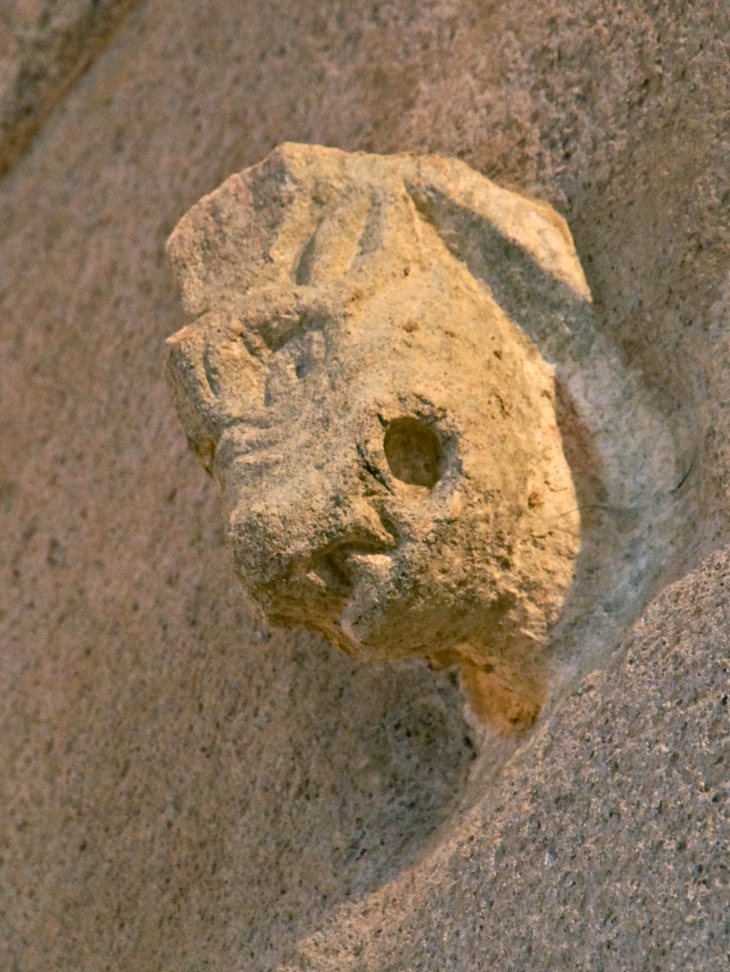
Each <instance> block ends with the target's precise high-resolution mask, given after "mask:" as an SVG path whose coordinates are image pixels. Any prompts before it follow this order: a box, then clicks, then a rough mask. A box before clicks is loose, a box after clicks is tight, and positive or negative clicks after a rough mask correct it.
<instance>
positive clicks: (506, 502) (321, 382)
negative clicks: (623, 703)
mask: <svg viewBox="0 0 730 972" xmlns="http://www.w3.org/2000/svg"><path fill="white" fill-rule="evenodd" d="M449 208H451V209H452V210H453V209H456V210H457V211H458V213H459V216H460V218H459V222H458V225H457V226H455V225H453V224H454V220H453V217H452V219H451V220H449V221H448V223H447V224H446V225H444V221H443V219H442V218H441V214H442V212H443V211H445V210H448V209H449ZM495 236H497V237H499V238H500V239H501V241H502V243H501V246H502V249H503V250H504V253H503V254H500V257H501V258H499V257H498V258H497V259H496V260H495V266H494V267H493V268H492V273H493V275H494V276H496V277H501V278H503V279H509V278H510V277H514V276H515V275H516V274H518V273H519V266H520V264H521V263H524V262H525V261H526V260H529V261H531V262H532V263H533V264H534V265H535V266H536V267H537V268H539V273H538V274H537V276H538V282H537V283H536V285H535V286H534V287H533V288H532V294H530V288H529V287H526V288H525V290H526V303H529V301H530V297H532V299H533V300H534V302H535V308H534V310H533V317H541V316H543V315H545V314H546V313H547V314H550V315H552V318H553V320H552V327H553V329H554V330H561V331H563V330H565V329H566V328H567V325H566V320H570V318H571V316H572V315H577V316H580V315H581V314H582V315H583V316H586V315H589V314H590V294H589V293H588V287H587V284H586V282H585V277H584V276H583V271H582V270H581V267H580V264H579V263H578V260H577V257H576V255H575V249H574V247H573V244H572V240H571V238H570V232H569V230H568V228H567V226H566V225H565V223H564V221H563V220H562V219H561V218H560V217H559V216H558V215H557V213H555V212H554V210H552V209H551V208H550V207H548V206H546V205H545V204H544V203H539V202H534V201H531V200H527V199H525V198H524V197H522V196H518V195H517V194H516V193H511V192H507V191H505V190H502V189H499V188H498V187H497V186H495V185H493V184H492V183H490V182H488V181H487V180H486V179H484V178H483V177H481V176H479V175H478V174H477V173H475V172H474V171H473V170H471V169H469V168H468V166H466V165H464V164H463V163H462V162H458V161H456V160H451V161H446V160H442V159H439V158H437V157H425V158H423V157H416V156H408V155H406V156H376V155H367V154H364V153H353V154H347V153H344V152H340V151H338V150H337V149H326V148H322V147H321V146H307V145H283V146H281V147H280V148H279V149H277V150H276V151H275V152H273V153H272V154H271V155H270V156H269V157H268V158H267V159H266V160H264V161H263V162H262V163H260V164H259V165H257V166H254V167H253V168H251V169H248V170H246V171H245V172H243V173H241V174H240V175H234V176H232V177H231V178H230V179H228V180H227V181H226V182H225V183H224V184H223V185H222V186H221V187H220V188H219V189H217V190H216V191H215V192H214V193H212V194H210V195H209V196H206V197H205V198H204V199H203V200H201V202H200V203H198V205H196V206H194V207H193V209H192V210H191V211H190V212H189V213H188V214H187V215H186V216H185V218H184V219H183V220H181V222H180V223H179V224H178V226H177V227H176V229H175V232H174V233H173V235H172V236H171V237H170V240H169V243H168V247H167V250H168V254H169V256H170V259H171V262H172V264H173V266H174V267H175V269H176V271H177V276H178V278H179V280H180V284H181V289H182V294H183V301H184V305H185V309H186V310H187V312H188V314H189V315H190V319H191V323H190V324H188V325H186V326H185V327H183V328H182V329H181V330H179V331H178V332H177V333H176V334H175V335H174V336H173V337H171V338H169V339H168V348H169V354H168V371H169V375H170V381H171V389H172V393H173V399H174V401H175V404H176V405H177V410H178V414H179V415H180V417H181V419H182V422H183V425H184V427H185V431H186V433H187V437H188V441H189V443H190V445H191V447H192V448H193V450H194V451H195V452H196V453H197V455H198V456H199V457H200V458H201V460H202V462H203V465H204V466H205V467H206V469H207V470H208V471H209V472H211V473H212V474H214V475H215V477H216V479H217V480H218V481H219V482H220V484H221V487H222V489H223V491H224V496H225V507H226V510H227V535H228V539H229V541H230V542H231V545H232V548H233V555H234V561H235V565H236V570H237V573H238V575H239V577H240V578H241V580H242V581H243V584H244V587H245V588H246V590H247V592H248V594H249V595H250V596H251V598H252V599H253V601H254V602H255V603H256V604H257V605H258V606H259V607H260V608H261V610H262V612H263V615H264V617H265V618H266V619H267V620H268V621H269V622H270V623H272V624H278V625H283V626H285V627H294V626H304V627H307V628H309V629H311V630H312V631H315V632H317V633H318V634H321V635H323V636H324V637H325V638H327V639H328V640H329V641H330V642H332V644H334V645H335V646H336V647H338V648H340V649H341V650H342V651H344V652H345V653H346V654H348V655H351V656H352V657H354V658H357V659H360V660H363V661H365V660H366V661H381V662H382V661H386V660H390V659H395V658H413V657H425V658H427V659H429V661H431V662H432V663H434V664H437V665H439V666H440V667H445V666H449V665H454V664H457V665H458V666H459V669H460V671H461V675H462V685H463V687H464V688H465V690H466V692H467V695H468V697H469V698H470V700H471V703H472V708H473V710H474V712H475V714H476V715H477V717H478V718H480V719H481V720H482V721H485V722H487V723H488V724H490V725H491V726H493V727H495V728H497V729H499V731H501V732H510V731H515V730H517V731H519V730H524V729H526V728H529V727H530V726H531V725H532V724H533V723H534V722H535V719H536V718H537V714H538V712H539V709H540V706H541V705H542V703H543V701H544V699H545V696H546V693H547V684H548V681H549V679H550V663H549V657H548V649H547V642H548V633H549V630H550V628H551V627H552V626H553V625H554V624H555V622H556V621H557V618H558V615H559V612H560V609H561V608H562V606H563V603H564V600H565V594H566V592H567V590H568V589H569V587H570V585H571V582H572V580H573V569H574V561H575V558H576V556H577V553H578V550H579V547H580V513H579V508H578V507H579V501H578V497H577V495H576V491H575V487H574V485H573V478H572V475H571V471H570V468H569V466H568V463H567V460H566V458H565V455H564V453H563V444H562V436H561V433H560V429H559V428H558V424H557V418H556V412H555V399H556V392H555V375H554V372H553V369H552V368H550V367H549V366H548V365H547V364H546V363H545V362H544V361H543V359H542V358H541V356H540V353H539V351H538V350H537V348H536V347H535V346H534V345H533V344H532V343H531V342H530V341H529V340H528V339H527V337H526V336H525V335H524V334H523V333H522V332H521V331H520V329H519V328H518V327H517V326H516V325H515V323H514V322H513V321H511V320H510V319H509V317H508V316H507V315H506V314H505V311H504V310H503V308H501V307H500V306H499V304H498V303H497V301H496V300H495V298H494V296H493V295H492V293H491V291H490V290H489V289H485V288H482V287H480V286H479V284H478V282H477V281H476V280H475V279H474V277H472V276H471V274H470V273H469V270H468V268H467V266H466V264H464V263H462V262H461V261H460V260H458V259H457V258H456V257H455V256H454V255H453V252H452V251H453V250H455V249H461V250H465V249H467V248H469V247H471V248H473V249H479V250H484V249H485V247H486V246H488V245H489V243H490V242H491V240H492V239H493V238H494V237H495ZM447 242H448V245H447ZM545 278H547V279H549V280H550V281H551V284H552V288H553V290H554V291H555V293H554V294H553V299H552V301H550V302H549V303H548V304H547V306H548V308H549V309H548V310H547V311H546V306H545V305H546V303H547V302H546V301H545V289H546V286H545V284H544V283H543V281H544V279H545ZM581 305H584V306H581ZM527 313H529V310H528V312H527Z"/></svg>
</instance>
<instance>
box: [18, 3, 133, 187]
mask: <svg viewBox="0 0 730 972" xmlns="http://www.w3.org/2000/svg"><path fill="white" fill-rule="evenodd" d="M133 3H135V0H0V175H2V174H3V173H5V172H6V171H7V169H8V168H9V167H10V166H11V165H12V164H13V162H14V161H15V159H16V158H17V156H18V155H19V153H20V152H21V151H22V150H23V148H24V147H25V146H26V145H27V143H28V142H29V140H30V139H31V138H32V137H33V135H34V134H35V133H36V132H37V131H38V129H39V128H40V127H41V125H42V124H43V122H44V121H45V120H46V118H47V117H48V116H49V115H50V113H51V112H52V111H53V109H54V108H55V107H56V105H57V104H58V103H59V101H60V100H61V99H62V98H63V96H64V95H65V94H66V92H67V91H68V90H69V88H70V87H71V86H72V85H73V83H74V81H76V79H77V78H78V77H79V75H80V74H81V73H82V72H83V71H84V69H85V68H87V67H88V66H89V64H90V63H91V62H92V61H93V59H94V57H95V56H96V55H97V54H98V53H99V51H100V50H101V48H102V46H103V45H104V43H105V41H106V40H107V38H108V37H109V35H110V33H111V32H112V30H113V29H114V27H115V26H116V25H117V24H118V23H119V21H120V20H121V18H122V16H123V15H124V14H125V13H126V12H127V11H128V10H129V9H130V7H131V6H132V5H133Z"/></svg>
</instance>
